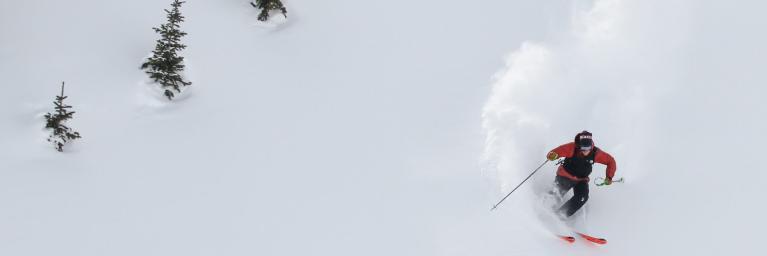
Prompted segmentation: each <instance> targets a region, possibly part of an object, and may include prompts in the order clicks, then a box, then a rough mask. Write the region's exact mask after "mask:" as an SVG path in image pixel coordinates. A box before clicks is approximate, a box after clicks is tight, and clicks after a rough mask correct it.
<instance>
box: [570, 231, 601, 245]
mask: <svg viewBox="0 0 767 256" xmlns="http://www.w3.org/2000/svg"><path fill="white" fill-rule="evenodd" d="M575 233H576V234H578V235H579V236H581V237H583V239H586V240H588V241H589V242H592V243H595V244H607V239H604V238H599V237H593V236H590V235H586V234H583V233H580V232H575Z"/></svg>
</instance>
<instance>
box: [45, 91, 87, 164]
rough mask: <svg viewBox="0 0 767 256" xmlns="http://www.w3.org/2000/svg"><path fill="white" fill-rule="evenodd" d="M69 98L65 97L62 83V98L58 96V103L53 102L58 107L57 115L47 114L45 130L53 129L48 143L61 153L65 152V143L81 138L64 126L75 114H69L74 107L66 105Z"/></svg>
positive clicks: (78, 134) (77, 133)
mask: <svg viewBox="0 0 767 256" xmlns="http://www.w3.org/2000/svg"><path fill="white" fill-rule="evenodd" d="M66 98H67V96H64V82H61V96H56V101H54V102H53V104H54V105H56V113H55V114H51V113H47V114H45V120H46V123H45V128H48V129H53V130H52V132H53V133H51V136H48V141H49V142H51V143H53V146H54V147H55V148H56V150H58V151H59V152H62V151H63V150H64V143H67V142H69V141H71V140H74V139H79V138H80V133H79V132H75V131H74V130H72V128H69V127H68V126H66V125H64V122H66V121H67V120H69V119H71V118H72V115H74V114H75V112H69V111H68V110H67V109H70V108H72V106H67V105H65V104H64V100H65V99H66Z"/></svg>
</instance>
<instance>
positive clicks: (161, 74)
mask: <svg viewBox="0 0 767 256" xmlns="http://www.w3.org/2000/svg"><path fill="white" fill-rule="evenodd" d="M183 3H185V1H179V0H173V3H172V4H171V6H172V7H173V8H172V9H171V10H170V11H168V10H167V9H166V10H165V12H166V13H167V14H168V23H165V24H162V25H160V27H159V28H152V29H154V31H155V32H157V33H159V34H160V35H161V36H162V38H160V39H159V40H157V45H156V46H155V49H154V51H152V53H153V55H152V57H150V58H149V59H147V61H146V62H144V63H143V64H141V69H147V71H146V73H147V74H149V77H150V78H153V79H154V81H155V82H160V85H161V86H162V88H164V89H165V97H168V100H171V99H173V97H174V96H175V94H174V93H173V91H176V92H178V93H181V86H187V85H191V84H192V82H186V81H184V79H183V78H182V77H181V74H179V72H181V71H183V70H184V67H185V65H184V57H182V56H179V55H178V52H179V51H181V50H183V49H184V48H186V45H184V44H182V43H181V37H183V36H185V35H186V32H182V31H181V30H179V28H180V25H179V24H180V23H181V22H183V21H184V16H181V11H179V7H181V4H183ZM171 89H172V90H173V91H171Z"/></svg>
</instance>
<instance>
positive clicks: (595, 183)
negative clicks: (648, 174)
mask: <svg viewBox="0 0 767 256" xmlns="http://www.w3.org/2000/svg"><path fill="white" fill-rule="evenodd" d="M600 179H601V180H602V182H599V180H600ZM604 180H605V179H604V178H602V177H598V178H596V179H594V185H597V187H601V186H604V185H607V184H605V182H604ZM616 182H623V177H621V178H620V179H617V180H613V182H612V183H616Z"/></svg>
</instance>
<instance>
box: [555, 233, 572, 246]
mask: <svg viewBox="0 0 767 256" xmlns="http://www.w3.org/2000/svg"><path fill="white" fill-rule="evenodd" d="M557 237H559V238H560V239H562V240H565V242H568V243H571V244H572V243H574V242H575V237H572V236H563V235H557Z"/></svg>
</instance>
